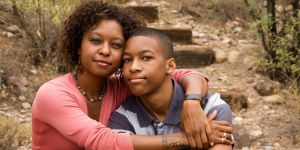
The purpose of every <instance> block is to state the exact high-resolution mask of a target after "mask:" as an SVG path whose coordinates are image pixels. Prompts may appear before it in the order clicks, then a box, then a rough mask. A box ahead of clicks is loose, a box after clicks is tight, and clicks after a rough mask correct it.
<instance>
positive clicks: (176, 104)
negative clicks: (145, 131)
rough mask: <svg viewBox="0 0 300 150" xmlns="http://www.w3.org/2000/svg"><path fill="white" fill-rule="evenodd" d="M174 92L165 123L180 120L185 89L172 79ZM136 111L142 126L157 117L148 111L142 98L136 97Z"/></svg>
mask: <svg viewBox="0 0 300 150" xmlns="http://www.w3.org/2000/svg"><path fill="white" fill-rule="evenodd" d="M172 83H173V94H172V102H171V105H170V106H169V110H168V113H167V116H166V118H165V120H164V123H167V124H173V125H176V124H178V123H179V122H180V119H181V118H180V117H181V111H182V106H183V99H184V91H183V89H182V87H181V86H180V85H179V84H178V83H177V82H176V81H175V80H173V79H172ZM135 101H136V106H135V107H136V110H137V111H136V113H137V118H138V121H139V123H140V126H141V127H146V126H148V125H149V124H151V123H153V122H154V121H155V118H154V117H153V116H152V115H151V114H150V113H149V112H148V110H147V109H146V107H145V106H144V105H143V104H142V102H141V100H140V99H139V98H138V97H136V100H135Z"/></svg>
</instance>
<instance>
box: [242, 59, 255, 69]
mask: <svg viewBox="0 0 300 150" xmlns="http://www.w3.org/2000/svg"><path fill="white" fill-rule="evenodd" d="M243 64H244V65H245V67H246V68H247V70H252V69H254V68H255V66H256V64H257V62H256V58H255V57H253V56H247V57H245V58H244V60H243Z"/></svg>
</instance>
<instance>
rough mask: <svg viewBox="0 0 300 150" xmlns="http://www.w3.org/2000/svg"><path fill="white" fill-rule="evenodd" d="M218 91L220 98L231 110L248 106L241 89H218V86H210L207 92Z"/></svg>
mask: <svg viewBox="0 0 300 150" xmlns="http://www.w3.org/2000/svg"><path fill="white" fill-rule="evenodd" d="M214 92H218V93H220V95H221V98H222V99H223V100H224V101H225V102H226V103H227V104H229V105H230V108H231V110H232V111H237V110H241V109H245V108H248V102H247V96H246V95H245V94H244V93H243V92H242V91H230V90H225V91H220V89H218V88H210V89H209V93H214Z"/></svg>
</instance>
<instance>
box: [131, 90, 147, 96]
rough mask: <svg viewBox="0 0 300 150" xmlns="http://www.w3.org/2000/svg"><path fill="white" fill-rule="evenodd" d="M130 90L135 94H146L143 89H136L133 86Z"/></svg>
mask: <svg viewBox="0 0 300 150" xmlns="http://www.w3.org/2000/svg"><path fill="white" fill-rule="evenodd" d="M130 91H131V93H132V94H133V95H134V96H142V95H144V91H143V90H141V89H134V88H131V89H130Z"/></svg>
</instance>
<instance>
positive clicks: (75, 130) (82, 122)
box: [32, 70, 197, 150]
mask: <svg viewBox="0 0 300 150" xmlns="http://www.w3.org/2000/svg"><path fill="white" fill-rule="evenodd" d="M191 73H197V72H194V71H191V70H177V71H175V72H174V73H173V74H172V78H174V79H175V80H177V81H178V82H179V83H180V81H181V80H182V78H183V77H184V76H185V75H188V74H191ZM130 95H131V93H130V91H129V88H128V87H127V86H126V85H125V83H124V82H123V81H122V79H121V78H120V77H118V76H111V77H109V79H108V87H107V91H106V94H105V96H104V97H103V99H102V105H101V111H100V119H99V122H97V121H95V120H93V119H91V118H90V117H89V116H88V109H87V105H86V100H85V97H84V96H83V95H82V94H81V92H80V91H79V90H78V88H77V87H76V83H75V81H74V79H73V77H72V75H71V74H70V73H69V74H66V75H63V76H60V77H58V78H55V79H52V80H50V81H48V82H46V83H44V84H43V85H42V86H41V87H40V89H39V90H38V92H37V94H36V97H35V100H34V102H33V106H32V149H33V150H79V149H86V150H121V149H122V150H133V146H132V142H131V138H130V135H129V134H120V133H115V132H113V131H112V130H111V129H110V128H107V127H106V125H107V123H108V119H109V117H110V114H111V112H112V111H113V110H115V108H117V107H118V106H120V104H121V103H122V102H123V101H124V100H125V99H126V97H128V96H130Z"/></svg>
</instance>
